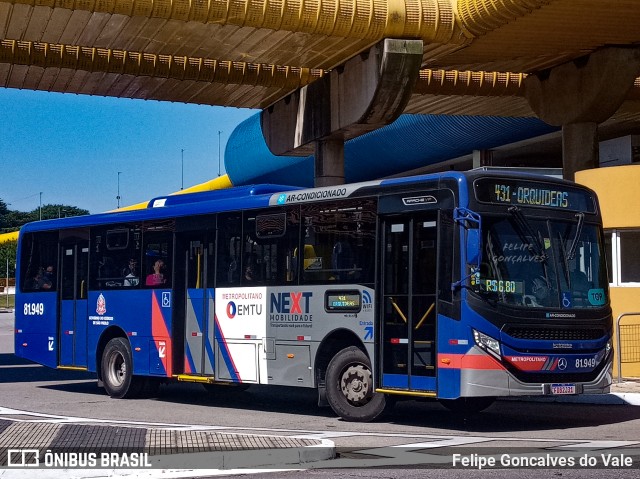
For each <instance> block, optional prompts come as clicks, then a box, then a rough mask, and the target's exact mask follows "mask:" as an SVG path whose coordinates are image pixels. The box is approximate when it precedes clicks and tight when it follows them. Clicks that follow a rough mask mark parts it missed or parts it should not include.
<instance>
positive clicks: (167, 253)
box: [142, 224, 173, 288]
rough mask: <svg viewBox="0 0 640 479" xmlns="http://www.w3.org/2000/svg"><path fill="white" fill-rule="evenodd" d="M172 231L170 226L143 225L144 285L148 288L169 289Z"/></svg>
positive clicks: (170, 282)
mask: <svg viewBox="0 0 640 479" xmlns="http://www.w3.org/2000/svg"><path fill="white" fill-rule="evenodd" d="M172 245H173V231H172V227H171V225H164V224H163V225H145V228H144V234H143V251H144V254H143V261H142V263H143V268H144V269H143V273H142V277H144V278H145V280H144V284H145V286H147V287H150V288H170V287H171V284H172V281H171V280H172V272H171V266H172V264H171V258H172Z"/></svg>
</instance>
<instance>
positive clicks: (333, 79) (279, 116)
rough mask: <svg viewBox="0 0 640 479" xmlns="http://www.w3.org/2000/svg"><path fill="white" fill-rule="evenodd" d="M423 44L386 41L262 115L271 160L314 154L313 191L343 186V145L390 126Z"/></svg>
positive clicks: (417, 66)
mask: <svg viewBox="0 0 640 479" xmlns="http://www.w3.org/2000/svg"><path fill="white" fill-rule="evenodd" d="M422 55H423V43H422V40H398V39H391V38H387V39H384V40H382V41H381V42H379V43H377V44H376V45H374V46H372V47H371V48H370V49H369V50H368V51H366V52H363V53H361V54H360V55H358V56H356V57H354V58H351V59H350V60H348V61H347V62H346V63H345V64H344V65H341V66H339V67H337V68H334V69H333V70H331V71H330V72H329V73H328V74H326V75H325V76H323V77H322V78H320V79H318V80H316V81H314V82H313V83H310V84H309V85H307V86H305V87H303V88H301V89H300V90H297V91H296V92H294V93H292V94H291V95H289V96H288V97H286V98H284V99H282V100H280V101H278V102H276V103H275V104H273V105H271V106H270V107H269V108H268V109H266V110H263V111H262V114H261V123H262V134H263V135H264V138H265V142H266V143H267V146H268V147H269V150H270V151H271V152H272V153H273V154H274V155H292V156H307V155H309V154H311V153H313V152H314V147H315V161H316V165H315V171H316V175H318V176H319V177H318V178H317V179H316V181H315V184H316V186H330V185H334V184H341V183H344V142H345V141H346V140H349V139H351V138H355V137H357V136H360V135H364V134H365V133H368V132H370V131H372V130H375V129H378V128H381V127H383V126H385V125H388V124H389V123H391V122H393V121H394V120H395V119H396V118H398V116H400V114H401V113H402V112H403V111H404V108H405V107H406V105H407V103H408V101H409V99H410V98H411V94H412V93H413V87H414V85H415V83H416V81H417V79H418V76H419V72H420V66H421V65H422Z"/></svg>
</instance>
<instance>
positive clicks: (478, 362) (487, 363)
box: [438, 353, 505, 370]
mask: <svg viewBox="0 0 640 479" xmlns="http://www.w3.org/2000/svg"><path fill="white" fill-rule="evenodd" d="M438 367H439V368H443V369H479V370H503V369H505V368H504V366H503V365H502V364H500V363H499V362H498V361H497V360H496V359H494V358H492V357H491V356H484V355H482V356H481V355H477V354H446V353H440V354H438Z"/></svg>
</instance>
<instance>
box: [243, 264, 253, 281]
mask: <svg viewBox="0 0 640 479" xmlns="http://www.w3.org/2000/svg"><path fill="white" fill-rule="evenodd" d="M253 280H254V277H253V267H252V266H251V265H247V267H246V268H245V269H244V281H245V282H248V283H251V282H253Z"/></svg>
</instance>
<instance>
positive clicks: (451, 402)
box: [440, 397, 496, 414]
mask: <svg viewBox="0 0 640 479" xmlns="http://www.w3.org/2000/svg"><path fill="white" fill-rule="evenodd" d="M495 400H496V398H494V397H472V398H458V399H440V404H442V405H443V406H444V407H446V408H447V409H449V410H450V411H453V412H457V413H461V414H475V413H478V412H480V411H484V410H485V409H487V408H488V407H489V406H491V405H492V404H493V403H494V401H495Z"/></svg>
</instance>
